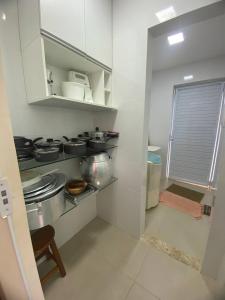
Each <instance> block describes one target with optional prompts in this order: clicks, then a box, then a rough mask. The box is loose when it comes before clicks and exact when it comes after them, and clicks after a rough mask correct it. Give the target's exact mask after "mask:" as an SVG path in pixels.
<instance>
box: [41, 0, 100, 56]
mask: <svg viewBox="0 0 225 300" xmlns="http://www.w3.org/2000/svg"><path fill="white" fill-rule="evenodd" d="M84 1H85V0H54V1H53V0H40V10H41V29H43V30H45V31H47V32H49V33H51V34H53V35H54V36H56V37H58V38H60V39H62V40H64V41H65V42H67V43H69V44H71V45H72V46H74V47H76V48H78V49H79V50H81V51H85V18H84V6H85V4H84ZM93 2H95V0H94V1H93Z"/></svg>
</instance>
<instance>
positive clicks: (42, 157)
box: [34, 147, 59, 162]
mask: <svg viewBox="0 0 225 300" xmlns="http://www.w3.org/2000/svg"><path fill="white" fill-rule="evenodd" d="M34 157H35V159H36V160H37V161H40V162H47V161H54V160H57V159H58V158H59V148H53V147H52V148H51V147H47V148H43V149H41V148H40V149H36V150H34Z"/></svg>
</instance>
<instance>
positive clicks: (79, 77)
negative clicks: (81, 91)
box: [68, 70, 90, 87]
mask: <svg viewBox="0 0 225 300" xmlns="http://www.w3.org/2000/svg"><path fill="white" fill-rule="evenodd" d="M68 80H69V81H73V82H76V83H79V84H82V85H86V86H88V87H90V82H89V79H88V76H87V75H86V74H83V73H79V72H76V71H73V70H72V71H69V72H68Z"/></svg>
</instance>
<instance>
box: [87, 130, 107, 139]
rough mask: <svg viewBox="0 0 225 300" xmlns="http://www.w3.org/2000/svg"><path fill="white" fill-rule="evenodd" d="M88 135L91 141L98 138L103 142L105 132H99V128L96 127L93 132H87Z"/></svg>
mask: <svg viewBox="0 0 225 300" xmlns="http://www.w3.org/2000/svg"><path fill="white" fill-rule="evenodd" d="M89 135H90V137H91V138H93V139H95V138H96V137H98V138H100V139H102V140H104V139H105V138H106V132H105V131H100V129H99V127H96V128H95V131H91V132H89Z"/></svg>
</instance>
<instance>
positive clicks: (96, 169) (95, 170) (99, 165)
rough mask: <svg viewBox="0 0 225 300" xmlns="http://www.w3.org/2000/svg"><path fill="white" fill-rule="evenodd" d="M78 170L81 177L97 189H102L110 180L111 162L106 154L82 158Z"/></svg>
mask: <svg viewBox="0 0 225 300" xmlns="http://www.w3.org/2000/svg"><path fill="white" fill-rule="evenodd" d="M80 170H81V174H82V177H83V178H84V179H85V180H86V181H87V182H88V183H90V184H92V185H93V186H95V187H97V188H101V187H104V186H105V185H107V184H108V183H109V182H110V180H111V179H112V161H111V158H110V156H109V155H108V153H101V154H96V155H92V156H89V157H86V158H83V159H82V161H81V165H80Z"/></svg>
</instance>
